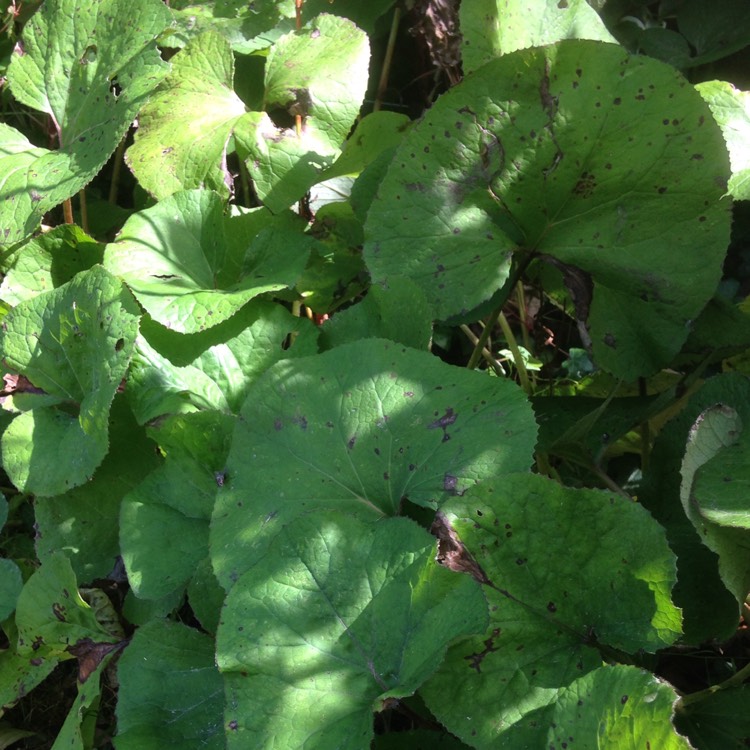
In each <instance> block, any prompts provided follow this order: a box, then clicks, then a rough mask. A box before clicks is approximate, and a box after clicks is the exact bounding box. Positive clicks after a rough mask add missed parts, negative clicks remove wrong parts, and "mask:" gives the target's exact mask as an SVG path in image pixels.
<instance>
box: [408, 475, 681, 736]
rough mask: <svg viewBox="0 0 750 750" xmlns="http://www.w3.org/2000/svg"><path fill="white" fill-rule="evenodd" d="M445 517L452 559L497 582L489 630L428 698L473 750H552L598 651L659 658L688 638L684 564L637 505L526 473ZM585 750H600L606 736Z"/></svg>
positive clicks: (442, 674) (438, 679)
mask: <svg viewBox="0 0 750 750" xmlns="http://www.w3.org/2000/svg"><path fill="white" fill-rule="evenodd" d="M441 514H442V516H443V517H444V524H445V526H446V527H447V528H448V529H450V530H451V532H452V534H454V535H455V540H453V544H452V545H449V544H448V543H447V542H446V541H445V539H444V540H443V541H442V542H441V555H442V556H443V557H444V558H446V560H445V562H446V564H448V566H449V567H451V568H452V569H454V570H459V571H464V572H463V573H462V575H465V574H467V573H468V574H469V575H472V576H473V577H474V578H476V579H477V580H480V581H485V582H486V583H485V586H484V592H485V595H486V596H487V599H488V602H489V605H490V613H491V614H490V624H489V627H488V629H487V631H486V632H485V633H484V634H483V635H481V636H478V637H476V638H473V639H471V640H469V641H466V642H464V643H462V644H460V645H458V646H455V647H453V648H452V649H450V650H449V652H448V655H447V656H446V660H445V662H444V663H443V665H442V666H441V667H440V669H439V670H438V672H437V673H436V674H435V676H434V677H433V678H432V679H431V680H430V681H429V682H428V683H427V684H425V686H424V687H423V688H422V691H421V693H422V696H423V697H424V699H425V701H426V702H427V705H428V707H429V708H430V710H431V711H432V712H433V713H434V714H435V715H436V716H437V717H438V718H439V719H440V721H442V722H443V723H444V724H445V726H446V727H447V728H448V729H449V730H450V731H451V732H453V733H454V734H456V735H457V736H458V737H461V738H462V739H464V740H465V741H470V742H471V744H472V745H473V746H474V747H477V748H490V747H508V748H517V747H526V746H528V747H542V746H546V745H547V743H548V742H551V741H552V738H551V737H548V736H547V732H548V731H549V730H550V726H553V725H551V724H550V722H554V721H555V720H554V719H553V718H552V712H553V711H554V706H555V705H556V704H558V702H559V701H560V700H561V698H562V696H563V694H564V691H565V690H566V689H568V688H570V689H578V688H576V687H574V686H575V685H576V683H577V681H578V680H579V679H580V678H582V677H584V675H587V674H588V673H590V672H592V671H593V670H595V669H597V668H598V667H599V666H600V665H601V662H602V654H601V653H600V652H599V647H600V646H599V644H601V648H602V649H604V650H606V649H607V648H610V647H613V648H616V649H620V650H624V651H626V652H633V651H637V650H639V649H645V650H647V651H655V650H657V649H659V648H663V647H665V646H669V645H670V644H672V643H673V642H674V641H675V640H676V638H677V637H678V636H679V634H680V613H679V610H678V609H677V608H675V607H674V605H673V604H672V602H671V598H670V594H671V589H672V586H673V584H674V580H675V564H674V558H673V555H672V553H671V551H670V550H669V548H668V547H667V544H666V540H665V536H664V531H663V530H662V529H661V527H660V526H659V525H658V524H657V523H656V522H655V521H653V520H652V519H651V518H650V517H649V515H648V514H647V513H646V512H645V511H644V510H643V509H642V508H640V507H639V506H638V505H636V504H635V503H633V502H631V501H629V500H627V499H624V498H622V497H619V496H617V495H613V494H611V493H606V492H601V491H598V490H575V489H570V488H567V487H562V486H561V485H559V484H558V483H557V482H553V481H552V480H549V479H547V478H545V477H540V476H536V475H528V474H524V475H522V474H515V475H510V476H506V477H504V478H503V479H498V480H496V481H495V482H494V483H492V482H485V483H484V484H482V485H479V486H476V487H474V488H470V489H469V490H467V492H466V493H465V494H464V495H463V497H456V498H452V499H450V500H448V501H447V502H446V503H444V504H443V506H442V509H441ZM444 536H445V535H444V534H443V537H444ZM439 537H440V535H439ZM458 543H460V546H457V544H458ZM464 545H465V548H464ZM550 563H552V564H550ZM613 698H614V696H610V697H609V699H608V700H611V701H612V703H613V705H612V707H613V708H614V701H613V700H612V699H613ZM616 698H617V705H619V699H620V695H619V694H618V695H617V696H616ZM573 710H575V707H573ZM571 718H572V717H571V715H570V714H568V715H567V717H566V720H570V719H571ZM587 731H590V730H587ZM506 732H509V734H508V736H507V738H505V739H503V736H504V734H505V733H506ZM519 736H523V738H524V741H523V742H522V741H520V740H519ZM524 743H525V744H524ZM578 743H580V744H581V745H582V746H587V745H594V746H595V745H596V733H595V732H594V733H593V734H589V735H586V736H584V737H580V738H578ZM656 746H657V745H654V747H656Z"/></svg>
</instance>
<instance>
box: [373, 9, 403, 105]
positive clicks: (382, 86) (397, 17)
mask: <svg viewBox="0 0 750 750" xmlns="http://www.w3.org/2000/svg"><path fill="white" fill-rule="evenodd" d="M400 21H401V8H399V7H398V6H397V7H396V8H395V10H394V11H393V20H392V21H391V33H390V35H389V36H388V46H387V47H386V50H385V59H384V60H383V68H382V70H381V71H380V80H379V81H378V93H377V94H376V95H375V103H374V104H373V107H372V111H373V112H377V111H378V110H379V109H380V107H381V106H382V102H383V97H384V96H385V91H386V89H387V88H388V77H389V75H390V72H391V63H392V62H393V51H394V49H395V48H396V36H397V34H398V25H399V23H400Z"/></svg>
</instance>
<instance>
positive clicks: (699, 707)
mask: <svg viewBox="0 0 750 750" xmlns="http://www.w3.org/2000/svg"><path fill="white" fill-rule="evenodd" d="M748 700H750V686H747V685H742V686H739V687H736V688H731V689H724V690H717V691H716V692H714V693H710V694H709V695H706V696H704V697H703V698H702V700H699V701H694V702H693V703H688V704H686V705H683V704H678V710H677V715H676V717H675V718H676V722H675V723H676V725H677V727H678V729H679V730H680V731H681V732H683V733H684V734H686V735H687V736H688V737H689V738H690V741H691V742H692V743H693V745H694V747H699V748H701V750H729V748H731V749H732V750H741V748H742V747H743V745H744V746H747V743H748V741H750V716H748V713H747V710H746V707H747V702H748Z"/></svg>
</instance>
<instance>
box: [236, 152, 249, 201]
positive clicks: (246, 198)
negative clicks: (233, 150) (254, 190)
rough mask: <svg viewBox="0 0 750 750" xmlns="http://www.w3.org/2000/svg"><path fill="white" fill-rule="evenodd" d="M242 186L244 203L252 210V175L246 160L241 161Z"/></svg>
mask: <svg viewBox="0 0 750 750" xmlns="http://www.w3.org/2000/svg"><path fill="white" fill-rule="evenodd" d="M239 161H240V186H241V188H242V203H243V205H244V206H247V207H248V208H250V200H251V198H250V175H249V174H248V172H247V167H246V166H245V160H244V159H240V160H239Z"/></svg>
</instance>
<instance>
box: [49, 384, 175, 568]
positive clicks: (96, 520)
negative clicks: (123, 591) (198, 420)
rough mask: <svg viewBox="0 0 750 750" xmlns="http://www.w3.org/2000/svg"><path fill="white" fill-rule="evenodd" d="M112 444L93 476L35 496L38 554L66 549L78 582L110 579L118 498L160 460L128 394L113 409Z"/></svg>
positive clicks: (114, 562) (115, 551) (114, 556)
mask: <svg viewBox="0 0 750 750" xmlns="http://www.w3.org/2000/svg"><path fill="white" fill-rule="evenodd" d="M109 440H110V449H109V452H108V453H107V455H106V457H105V458H104V461H102V463H101V465H100V466H99V467H98V468H97V470H96V473H95V474H94V477H93V479H92V480H91V481H90V482H86V483H84V484H82V485H80V486H79V487H75V488H73V489H72V490H69V491H68V492H65V493H64V494H62V495H55V496H54V497H37V498H36V499H35V500H34V520H35V523H36V532H37V533H36V545H35V547H36V553H37V556H38V557H39V559H40V560H41V561H42V562H45V561H47V560H49V559H50V557H52V556H53V555H54V554H55V553H56V552H58V551H60V550H64V551H65V553H66V555H67V556H68V559H69V560H70V564H71V566H72V568H73V571H74V572H75V574H76V576H77V578H78V580H79V581H93V580H94V579H96V578H103V579H106V578H112V577H116V575H115V576H112V575H111V574H112V573H113V572H115V573H116V565H117V557H118V555H119V554H120V540H119V538H118V529H119V518H120V502H121V501H122V498H123V496H124V495H126V494H127V493H128V492H130V490H132V489H133V488H134V487H135V486H137V485H138V484H139V483H140V482H141V480H142V479H143V477H144V475H145V474H147V473H148V472H149V471H151V470H152V469H155V468H156V467H157V466H159V464H160V463H161V459H160V457H159V456H158V455H157V451H156V450H155V448H156V446H155V444H154V443H153V442H152V441H151V440H148V438H147V437H146V435H145V431H144V429H143V428H140V427H138V425H137V424H136V423H135V420H134V419H133V415H132V413H131V412H130V409H129V408H128V405H127V402H126V400H125V395H124V394H118V395H117V396H116V397H115V400H114V402H113V404H112V410H111V412H110V432H109Z"/></svg>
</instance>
